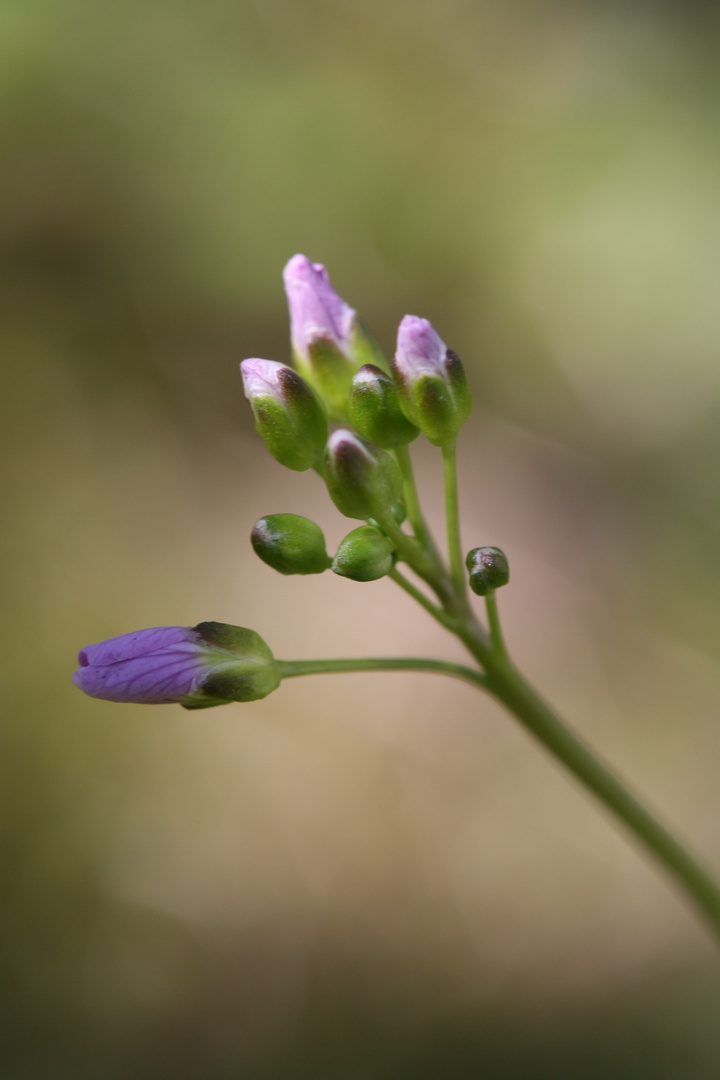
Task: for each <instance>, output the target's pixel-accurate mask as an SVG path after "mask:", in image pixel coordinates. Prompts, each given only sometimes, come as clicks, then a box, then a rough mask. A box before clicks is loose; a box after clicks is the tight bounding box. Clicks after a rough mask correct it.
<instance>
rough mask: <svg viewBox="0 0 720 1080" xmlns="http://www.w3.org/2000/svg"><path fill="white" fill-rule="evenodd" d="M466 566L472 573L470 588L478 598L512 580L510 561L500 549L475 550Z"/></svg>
mask: <svg viewBox="0 0 720 1080" xmlns="http://www.w3.org/2000/svg"><path fill="white" fill-rule="evenodd" d="M465 565H466V566H467V568H468V571H469V573H470V588H471V589H472V591H473V592H474V593H477V595H478V596H487V595H488V593H492V592H495V590H496V589H499V588H501V587H502V586H503V585H507V583H508V581H509V580H510V568H509V566H508V561H507V558H506V557H505V555H504V553H503V552H502V551H501V550H500V548H496V547H483V548H479V547H478V548H473V549H472V551H469V552H468V556H467V558H466V560H465Z"/></svg>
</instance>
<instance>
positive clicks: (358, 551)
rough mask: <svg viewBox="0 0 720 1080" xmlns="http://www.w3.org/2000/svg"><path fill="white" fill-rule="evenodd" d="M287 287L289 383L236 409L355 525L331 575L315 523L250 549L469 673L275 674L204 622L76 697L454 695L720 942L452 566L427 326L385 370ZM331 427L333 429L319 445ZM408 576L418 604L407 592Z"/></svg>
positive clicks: (631, 807)
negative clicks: (495, 714)
mask: <svg viewBox="0 0 720 1080" xmlns="http://www.w3.org/2000/svg"><path fill="white" fill-rule="evenodd" d="M284 280H285V288H286V291H287V296H288V302H289V307H290V329H291V340H292V353H293V363H294V368H291V367H286V366H285V365H284V364H279V363H276V362H274V361H272V360H259V359H252V360H244V361H243V362H242V364H241V365H240V367H241V372H242V377H243V384H244V389H245V395H246V397H247V398H248V400H249V401H250V404H251V406H252V410H253V413H254V416H255V425H256V428H257V431H258V433H259V434H260V436H261V437H262V439H263V440H264V442H265V444H266V446H267V448H268V450H269V451H270V453H271V454H272V455H273V457H274V458H276V460H277V461H279V462H280V464H282V465H285V466H287V468H289V469H295V470H297V471H304V470H306V469H315V470H316V471H317V472H318V473H319V475H320V476H321V477H322V478H323V480H324V481H325V484H326V485H327V489H328V492H329V494H330V497H331V499H332V500H333V502H334V503H335V505H336V506H337V508H338V510H340V512H341V513H342V514H344V515H345V516H346V517H349V518H355V519H357V520H359V521H362V522H363V524H362V525H360V526H359V527H357V528H355V529H353V530H352V531H351V532H350V533H348V535H347V536H346V537H345V539H344V540H343V541H342V542H341V544H340V546H339V548H338V550H337V551H336V553H335V556H334V558H332V559H331V558H330V556H329V555H328V553H327V550H326V547H325V538H324V536H323V533H322V531H321V529H320V528H319V527H318V526H317V525H316V524H315V523H314V522H312V521H309V520H308V519H307V518H303V517H298V516H297V515H296V514H282V513H281V514H271V515H269V516H267V517H264V518H261V519H260V521H258V522H257V524H256V525H255V528H254V529H253V532H252V544H253V547H254V549H255V551H256V553H257V554H258V555H259V556H260V558H261V559H262V560H263V561H264V562H266V563H267V564H268V565H269V566H271V567H273V569H275V570H277V571H278V572H279V573H281V574H320V573H323V572H324V571H326V570H328V569H332V570H333V571H334V572H335V573H336V574H340V575H341V576H343V577H348V578H351V579H352V580H354V581H373V580H376V579H378V578H381V577H385V576H387V577H389V578H391V579H392V580H393V581H394V582H396V583H397V584H398V585H399V586H400V587H401V588H402V589H404V590H405V592H406V593H408V594H409V595H410V596H411V597H412V598H413V600H415V601H416V602H417V603H419V604H420V605H421V606H422V607H423V608H424V609H425V611H427V612H428V614H429V615H431V616H432V617H433V618H434V619H435V620H436V621H437V622H438V623H439V624H440V625H441V626H442V627H443V628H444V629H445V630H447V631H448V632H449V633H451V634H454V635H455V636H456V637H457V638H459V640H460V641H461V642H462V644H463V645H464V646H465V648H466V649H467V651H468V652H469V654H470V656H471V657H472V661H473V663H472V665H471V666H464V665H461V664H452V663H447V662H446V661H442V660H425V659H416V658H380V659H374V658H369V659H349V660H276V659H275V658H274V657H273V654H272V652H271V651H270V649H269V648H268V646H267V645H266V644H265V642H264V641H263V640H262V638H260V637H259V635H258V634H256V633H255V632H254V631H252V630H247V629H244V628H242V627H237V626H228V625H225V624H223V623H215V622H204V623H200V624H199V625H198V626H195V627H157V628H154V629H150V630H140V631H137V632H135V633H132V634H124V635H122V636H120V637H117V638H112V639H111V640H109V641H104V642H101V643H100V644H97V645H89V646H88V647H87V648H85V649H83V650H82V651H81V652H80V654H79V657H78V661H79V664H80V666H79V668H78V670H77V671H76V672H75V674H74V676H73V681H74V683H75V685H76V686H78V687H79V688H80V689H81V690H83V691H84V692H85V693H86V694H89V695H90V696H91V697H97V698H103V699H105V700H107V701H124V702H138V703H141V704H162V703H168V702H177V703H179V704H181V705H183V706H184V707H185V708H188V709H201V708H207V707H209V706H213V705H223V704H227V703H229V702H232V701H254V700H256V699H258V698H263V697H265V696H266V695H267V694H269V693H271V692H272V691H273V690H276V689H277V687H278V686H279V685H280V682H281V680H282V679H287V678H291V677H293V676H297V675H311V674H318V673H321V672H325V673H327V672H341V671H381V670H385V671H387V670H394V671H425V672H436V673H439V674H444V675H451V676H453V677H454V678H458V679H463V680H464V681H465V682H468V683H470V684H471V685H473V686H475V687H477V688H478V689H480V690H484V691H485V692H486V693H489V694H491V695H492V696H493V697H495V698H496V699H497V700H498V701H499V702H501V703H502V704H503V705H504V706H505V707H506V708H507V709H508V710H509V711H510V712H511V713H512V714H513V715H514V716H515V717H516V719H517V720H519V721H520V723H521V724H523V725H524V727H526V728H527V729H528V730H529V731H530V732H531V733H532V734H533V735H534V736H535V738H536V739H538V740H539V741H540V742H541V743H542V744H543V745H544V746H545V748H546V749H547V750H549V751H550V753H551V754H553V755H554V756H555V757H556V758H557V759H559V760H560V761H561V762H562V763H563V764H564V765H565V766H566V767H567V768H568V769H569V770H570V771H571V772H572V773H573V774H574V775H575V777H576V778H577V779H578V780H579V781H580V782H581V783H582V784H584V785H585V786H586V787H587V788H589V789H590V790H591V791H592V792H593V793H594V794H595V795H596V796H597V797H598V798H599V799H600V801H601V802H603V803H604V804H605V805H606V806H607V807H609V808H610V809H611V810H612V811H614V813H615V814H616V815H617V817H618V818H619V819H620V820H621V821H622V822H623V823H624V824H625V826H626V827H627V828H629V829H630V831H631V832H632V833H634V835H635V837H636V839H638V840H640V841H641V842H642V843H643V844H644V845H645V847H646V848H647V849H649V850H650V851H652V852H653V853H654V855H655V856H656V857H657V858H658V859H659V860H660V862H661V863H663V864H664V866H665V868H666V869H667V870H668V871H669V872H670V873H671V874H672V875H673V876H674V877H675V879H676V881H677V882H679V883H680V884H681V885H682V886H683V887H684V888H685V890H686V891H687V892H688V893H689V895H690V896H691V897H692V899H693V900H694V901H695V903H696V904H697V906H698V907H699V908H700V910H701V911H702V912H703V913H704V915H705V916H706V917H707V918H708V919H709V920H710V922H711V923H712V924H713V926H714V929H715V930H716V932H718V933H720V889H719V888H718V886H717V885H716V884H715V882H714V881H713V880H712V879H711V878H710V877H709V876H708V874H707V873H706V872H705V871H704V870H703V869H702V867H701V866H700V865H699V864H698V863H697V862H696V861H695V859H694V858H693V857H692V856H691V855H690V854H689V853H688V851H687V850H686V849H685V848H684V846H683V845H682V844H680V843H679V842H678V841H677V840H676V839H675V838H674V837H673V836H672V835H671V834H670V833H669V832H668V831H667V829H665V828H664V827H663V826H662V825H661V824H659V822H658V821H657V820H656V819H655V818H654V817H653V815H652V814H650V813H649V811H648V810H647V809H645V807H644V806H643V805H642V804H641V803H640V802H639V801H638V800H637V799H636V798H635V796H634V795H632V794H631V793H630V792H629V791H628V790H627V789H626V787H625V786H624V784H623V783H621V781H620V780H619V779H618V778H617V777H616V776H615V775H614V774H613V773H612V772H611V771H610V770H609V769H608V767H607V766H606V765H604V764H603V763H602V762H601V761H599V760H598V758H597V757H596V756H595V755H594V754H593V753H592V752H591V751H590V750H589V749H588V748H587V747H586V746H585V745H584V743H583V742H581V740H580V739H578V737H577V736H576V735H574V734H573V733H572V732H571V731H570V730H569V729H568V728H567V727H566V726H565V724H563V723H562V722H561V721H560V720H559V719H558V718H557V716H556V715H555V714H554V713H553V711H552V710H551V709H550V708H549V707H548V706H547V705H546V704H545V703H544V702H543V701H542V700H541V699H540V698H539V697H538V696H537V694H536V693H535V692H534V690H533V689H532V688H531V687H530V686H529V685H528V683H527V682H526V680H525V679H524V678H523V676H522V675H521V674H520V672H519V671H518V670H517V668H516V667H515V666H514V664H513V663H512V661H511V659H510V657H509V655H508V652H507V649H506V646H505V643H504V641H503V637H502V633H501V629H500V621H499V618H498V610H497V604H496V598H495V593H496V590H497V589H499V588H500V587H501V586H503V585H505V584H507V581H508V577H509V571H508V563H507V559H506V558H505V555H504V554H503V553H502V551H500V550H499V549H498V548H495V547H482V548H474V549H473V550H472V551H470V553H469V554H468V555H467V557H466V559H464V558H463V553H462V549H461V545H460V531H459V519H458V500H457V483H456V472H455V442H456V439H457V437H458V434H459V432H460V429H461V427H462V426H463V424H464V423H465V421H466V420H467V418H468V415H469V413H470V406H471V402H470V393H469V390H468V388H467V384H466V381H465V374H464V371H463V367H462V364H461V362H460V360H459V359H458V357H457V356H456V355H455V353H453V352H452V351H451V350H449V349H448V348H447V347H446V345H445V343H444V342H443V341H442V340H441V339H440V337H439V336H438V334H437V333H436V332H435V330H434V329H433V327H432V326H431V325H430V323H429V322H428V321H427V320H426V319H420V318H417V317H416V316H414V315H406V316H405V318H404V319H403V320H402V322H401V323H400V327H399V330H398V340H397V352H396V353H395V357H394V359H393V360H392V362H391V363H390V364H388V362H387V360H386V359H385V357H384V355H383V353H382V351H381V349H380V347H379V346H378V344H377V342H376V341H375V339H374V338H373V337H372V335H371V334H370V333H369V332H368V330H367V329H366V328H365V327H364V325H363V324H362V323H361V321H360V320H359V319H358V317H357V315H356V313H355V311H354V310H353V309H352V308H351V307H349V305H348V304H346V303H345V302H344V301H343V300H341V299H340V297H339V296H338V295H337V293H336V292H335V291H334V289H333V288H332V286H331V285H330V282H329V280H328V276H327V273H326V272H325V268H324V267H323V266H321V265H320V264H319V263H311V262H309V261H308V259H306V258H305V257H304V256H303V255H296V256H295V257H294V258H292V259H291V260H290V262H289V263H288V264H287V266H286V267H285V271H284ZM329 421H330V422H332V424H333V425H337V426H336V429H335V430H334V431H333V432H332V434H330V436H329V438H328V430H329V424H328V422H329ZM348 425H349V426H348ZM420 433H422V434H423V435H424V436H425V437H426V438H427V439H428V440H429V441H430V442H431V443H432V444H433V445H434V446H437V447H438V448H439V449H440V450H441V452H442V458H443V475H444V484H445V509H446V519H447V552H448V560H447V563H446V562H445V560H444V559H443V558H442V557H441V555H440V553H439V551H438V548H437V546H436V544H435V541H434V540H433V538H432V536H431V534H430V531H429V530H428V527H427V524H426V522H425V520H424V518H423V515H422V511H421V509H420V505H419V502H418V497H417V492H416V489H415V483H414V480H413V473H412V467H411V463H410V455H409V452H408V444H409V443H411V442H412V441H413V440H414V439H415V438H416V437H417V436H418V435H419V434H420ZM405 568H409V569H410V570H411V571H413V572H414V574H415V575H416V577H417V578H419V579H420V580H421V581H422V582H424V583H425V585H426V586H427V591H423V589H422V588H419V587H418V586H417V585H416V584H414V583H413V582H412V581H411V580H410V579H409V578H408V577H406V575H405ZM466 568H467V571H468V574H467V575H466ZM468 578H469V585H470V588H471V590H472V591H473V592H474V593H476V594H477V595H478V596H482V597H484V599H485V608H486V615H487V629H486V628H485V627H484V626H483V625H481V623H480V622H479V621H478V619H477V618H476V616H475V614H474V612H473V609H472V607H471V604H470V598H469V596H468V588H467V586H468ZM429 594H432V597H433V598H432V599H431V598H430V595H429Z"/></svg>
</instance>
